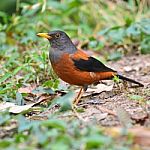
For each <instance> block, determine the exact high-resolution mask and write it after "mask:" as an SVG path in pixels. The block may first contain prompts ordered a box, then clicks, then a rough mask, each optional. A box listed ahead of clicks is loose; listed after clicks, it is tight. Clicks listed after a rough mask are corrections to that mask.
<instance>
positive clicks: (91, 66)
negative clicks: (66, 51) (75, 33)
mask: <svg viewBox="0 0 150 150" xmlns="http://www.w3.org/2000/svg"><path fill="white" fill-rule="evenodd" d="M72 60H73V62H74V65H75V67H76V68H77V69H79V70H82V71H88V72H116V71H114V70H112V69H111V68H108V67H106V66H105V65H104V64H103V63H102V62H100V61H98V60H97V59H95V58H93V57H90V56H88V55H87V54H86V53H84V52H83V51H78V52H77V53H76V54H75V55H73V56H72Z"/></svg>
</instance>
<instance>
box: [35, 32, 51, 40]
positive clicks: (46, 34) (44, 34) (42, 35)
mask: <svg viewBox="0 0 150 150" xmlns="http://www.w3.org/2000/svg"><path fill="white" fill-rule="evenodd" d="M37 36H39V37H43V38H46V39H51V38H52V37H51V36H50V35H48V33H38V34H37Z"/></svg>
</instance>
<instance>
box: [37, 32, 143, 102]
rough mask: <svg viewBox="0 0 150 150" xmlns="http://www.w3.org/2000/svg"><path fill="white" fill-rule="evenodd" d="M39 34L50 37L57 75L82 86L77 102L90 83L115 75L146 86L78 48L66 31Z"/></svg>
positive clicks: (140, 85)
mask: <svg viewBox="0 0 150 150" xmlns="http://www.w3.org/2000/svg"><path fill="white" fill-rule="evenodd" d="M37 36H39V37H43V38H46V39H48V41H49V43H50V45H51V48H50V50H49V59H50V62H51V65H52V68H53V70H54V72H55V73H56V74H57V76H58V77H59V78H60V79H62V80H63V81H65V82H67V83H69V84H71V85H77V86H81V89H80V91H79V93H78V95H77V97H76V99H75V102H74V103H75V104H78V103H79V101H80V99H81V95H82V93H83V92H85V91H86V90H87V88H88V85H91V84H94V83H97V82H99V81H101V80H109V79H113V77H114V76H117V77H118V78H119V79H122V80H125V81H129V82H131V83H134V84H137V85H138V86H139V87H143V86H144V85H143V84H142V83H140V82H138V81H135V80H133V79H130V78H128V77H125V76H122V75H121V74H119V73H118V72H117V71H115V70H113V69H111V68H109V67H107V66H106V65H104V64H103V63H102V62H101V61H99V60H97V59H96V58H94V57H92V56H90V55H88V54H87V53H86V52H85V51H83V50H82V49H79V48H77V47H76V46H75V45H74V44H73V42H72V41H71V39H70V37H69V36H68V35H67V34H66V33H65V32H64V31H61V30H54V31H50V32H48V33H38V34H37Z"/></svg>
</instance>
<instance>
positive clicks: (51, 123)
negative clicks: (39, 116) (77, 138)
mask: <svg viewBox="0 0 150 150" xmlns="http://www.w3.org/2000/svg"><path fill="white" fill-rule="evenodd" d="M42 125H43V126H45V127H48V128H57V129H60V130H62V131H65V130H66V128H67V124H66V123H65V122H64V121H62V120H56V119H50V120H46V121H43V122H42Z"/></svg>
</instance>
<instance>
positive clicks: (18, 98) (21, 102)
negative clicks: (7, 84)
mask: <svg viewBox="0 0 150 150" xmlns="http://www.w3.org/2000/svg"><path fill="white" fill-rule="evenodd" d="M16 103H17V105H20V106H21V105H24V99H23V97H22V94H21V93H19V92H17V93H16Z"/></svg>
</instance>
